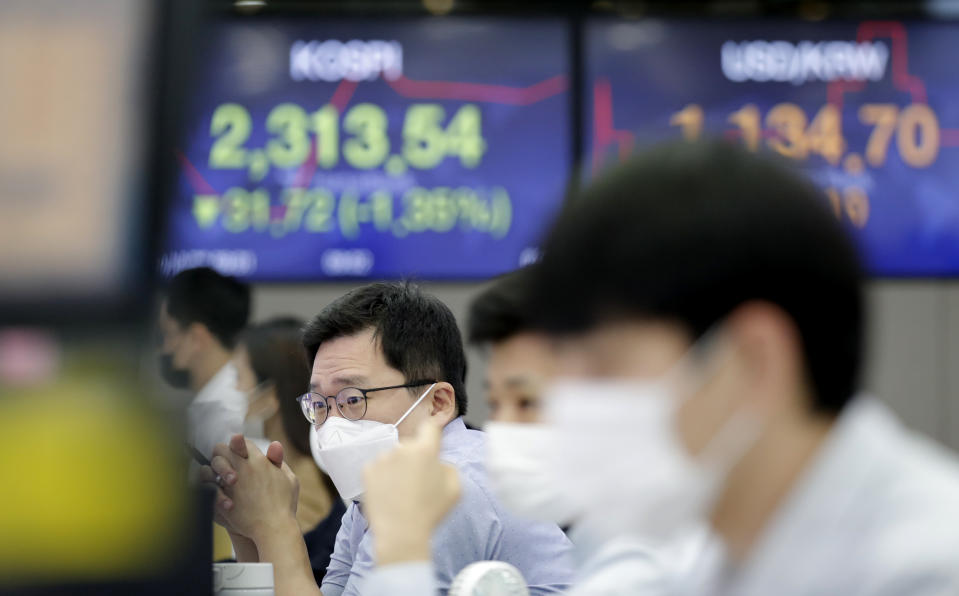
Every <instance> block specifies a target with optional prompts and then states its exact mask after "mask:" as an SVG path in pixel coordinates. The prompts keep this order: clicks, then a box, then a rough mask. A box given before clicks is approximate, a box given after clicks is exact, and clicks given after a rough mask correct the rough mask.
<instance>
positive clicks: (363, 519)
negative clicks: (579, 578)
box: [213, 283, 571, 596]
mask: <svg viewBox="0 0 959 596" xmlns="http://www.w3.org/2000/svg"><path fill="white" fill-rule="evenodd" d="M303 343H304V346H305V347H306V350H307V355H308V357H309V359H310V361H312V363H313V370H312V376H311V378H310V385H311V389H310V392H309V393H308V394H306V395H304V396H303V397H302V398H301V403H302V404H303V408H304V413H305V414H306V416H307V418H308V419H310V420H311V421H312V422H313V423H314V424H315V425H316V426H317V427H318V432H317V438H318V443H319V450H318V454H317V455H318V458H319V459H320V462H319V463H321V464H322V467H323V468H324V469H325V470H326V471H327V473H328V474H329V475H330V477H331V478H332V480H333V483H334V484H335V485H336V488H337V490H338V491H339V492H340V495H341V496H342V497H343V498H344V499H349V500H351V501H352V503H351V504H350V506H349V509H348V510H347V512H346V514H345V515H344V517H343V522H342V526H341V527H340V531H339V534H338V535H337V540H336V547H335V550H334V552H333V556H332V559H331V562H330V567H329V569H328V570H327V573H326V577H325V578H324V580H323V584H322V594H324V596H339V595H340V594H344V595H351V596H353V595H360V594H372V593H384V590H386V591H389V590H390V589H391V588H392V587H393V586H394V585H397V584H406V583H411V582H413V583H415V582H417V581H419V580H420V577H419V575H416V574H417V573H419V571H420V570H419V569H418V568H417V569H412V570H410V569H406V568H404V567H403V566H399V567H394V568H392V569H391V571H392V574H390V575H388V576H383V575H380V576H378V578H376V581H373V580H374V578H370V577H369V575H370V572H371V571H372V570H373V568H374V567H375V565H376V564H377V562H382V561H384V560H390V559H391V558H392V557H394V556H399V557H410V556H412V557H417V558H418V557H423V558H424V559H428V560H429V559H431V560H432V561H433V563H434V565H435V567H434V568H435V575H434V574H430V576H429V577H428V578H427V581H429V582H430V583H432V582H434V581H435V585H436V586H437V588H438V590H439V592H440V593H445V592H446V591H447V590H449V588H450V585H451V583H452V581H453V578H454V577H455V576H456V574H457V573H458V572H459V571H460V570H461V569H462V568H464V567H465V566H466V565H468V564H469V563H472V562H474V561H482V560H501V561H507V562H510V563H512V564H513V565H515V566H517V567H518V568H519V569H521V571H522V572H523V574H524V576H525V577H526V578H527V580H528V582H529V584H530V591H531V592H532V593H533V594H551V593H558V592H561V591H563V590H565V589H566V588H567V587H568V585H569V581H570V577H571V573H570V563H569V561H568V554H569V546H570V545H569V541H568V540H567V539H566V536H565V535H564V534H563V533H562V531H561V530H560V529H559V528H558V527H557V526H556V525H555V524H544V523H534V522H530V521H527V520H523V519H520V518H516V517H514V516H512V515H510V514H509V513H508V512H506V511H504V510H503V508H502V507H501V506H500V505H499V503H498V502H496V501H495V500H494V499H492V498H491V496H490V490H489V488H488V486H487V481H486V476H485V472H484V470H483V466H482V460H483V456H484V437H483V434H482V433H480V432H477V431H472V430H469V429H467V428H466V426H465V424H464V422H463V419H462V416H463V414H465V412H466V406H467V401H466V389H465V377H466V357H465V354H464V352H463V345H462V339H461V338H460V334H459V329H458V328H457V326H456V320H455V319H454V317H453V314H452V313H451V312H450V310H449V309H448V308H447V307H446V306H445V305H444V304H443V303H442V302H440V301H439V300H437V299H436V298H434V297H432V296H428V295H426V294H423V293H421V292H420V291H419V290H418V289H417V288H416V287H415V286H412V285H407V284H389V283H380V284H370V285H368V286H364V287H361V288H358V289H357V290H354V291H353V292H350V293H348V294H346V295H345V296H343V297H342V298H340V299H339V300H337V301H336V302H334V303H332V304H331V305H329V306H328V307H327V308H326V309H324V310H323V311H322V312H321V313H320V314H319V315H317V316H316V317H315V318H314V319H313V321H311V322H310V324H308V325H307V327H306V329H305V330H304V334H303ZM421 425H428V426H430V427H432V428H434V429H435V431H436V450H435V452H434V457H436V456H437V455H439V456H440V457H441V458H442V459H443V461H445V462H447V463H448V464H449V465H450V466H451V468H450V469H451V470H455V471H454V472H452V473H453V474H454V477H456V478H457V487H458V490H457V496H458V498H459V505H458V506H457V507H456V508H455V509H453V510H452V512H451V513H450V515H449V516H448V517H447V518H446V520H445V521H444V522H443V523H442V524H439V525H438V526H434V525H432V524H430V525H429V529H428V530H427V534H426V536H425V540H420V538H422V537H420V536H413V535H410V534H405V535H394V536H387V535H385V534H380V533H376V534H375V536H374V534H373V533H371V532H370V524H369V522H368V518H367V511H366V504H365V494H364V493H365V491H366V489H367V487H368V480H369V479H368V478H367V479H364V475H363V471H364V467H365V465H366V464H368V463H369V462H371V461H373V460H374V459H376V458H377V457H378V456H380V455H382V454H383V453H386V452H389V451H391V450H393V449H395V448H396V446H397V445H398V444H401V443H402V442H404V441H406V440H408V439H409V438H410V437H411V436H412V435H413V431H414V429H416V428H417V427H419V426H421ZM279 447H280V446H279V444H278V443H273V444H271V445H270V447H269V449H268V453H267V456H264V455H263V454H261V453H260V452H259V451H258V450H257V449H256V447H255V446H254V445H253V443H252V442H249V441H246V442H244V441H243V440H241V437H234V439H233V440H232V441H231V445H230V447H227V446H225V445H220V446H218V447H217V449H216V453H217V456H216V457H215V458H214V460H213V468H214V470H215V471H216V473H217V474H219V475H220V476H221V477H222V478H223V479H224V480H225V482H224V484H223V486H222V493H223V494H221V495H220V499H219V505H218V512H219V515H220V516H221V520H222V521H223V523H224V524H225V525H226V526H227V527H228V529H230V530H231V531H232V533H233V534H235V535H240V536H245V537H247V538H249V539H250V540H251V541H252V545H253V546H255V552H251V551H253V550H254V549H243V550H244V551H245V552H244V553H241V552H240V551H241V548H239V545H238V548H237V554H238V559H239V560H251V559H252V557H258V559H259V560H261V561H269V562H272V563H273V568H274V577H275V578H276V593H277V594H278V595H279V596H287V595H294V594H296V595H303V594H311V593H312V594H315V593H317V588H316V584H315V582H314V581H313V574H312V572H311V571H310V564H309V560H308V559H307V558H306V551H305V548H304V545H303V538H302V536H301V535H300V532H299V528H298V527H297V525H296V519H295V503H296V496H297V483H296V478H295V476H294V475H293V474H292V472H291V471H290V469H289V466H287V465H286V464H285V463H282V464H281V465H280V466H277V464H280V462H281V461H282V449H280V448H279ZM401 482H405V480H401ZM420 497H421V499H422V500H421V502H420V503H419V504H416V505H413V506H412V508H411V509H412V511H411V512H409V514H410V515H411V516H416V515H418V513H419V511H421V510H422V511H425V512H430V511H431V510H432V507H433V503H432V501H433V500H434V496H433V495H429V494H424V495H420ZM444 513H445V511H444ZM432 521H436V522H438V521H439V520H432ZM434 529H435V532H434ZM431 534H432V535H433V540H432V545H431V543H430V535H431ZM394 541H398V542H400V543H402V544H397V542H394ZM383 545H386V546H388V547H389V548H390V549H394V550H391V551H389V552H385V551H383V550H382V549H381V546H383ZM407 546H413V547H414V548H413V549H410V548H407ZM431 546H432V547H431ZM253 560H255V559H253ZM410 571H412V572H413V574H414V575H413V576H411V575H410Z"/></svg>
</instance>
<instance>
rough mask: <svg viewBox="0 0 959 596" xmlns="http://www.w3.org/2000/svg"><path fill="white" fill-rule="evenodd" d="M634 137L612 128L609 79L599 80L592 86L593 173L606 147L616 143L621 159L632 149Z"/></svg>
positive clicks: (599, 164) (628, 132) (630, 133)
mask: <svg viewBox="0 0 959 596" xmlns="http://www.w3.org/2000/svg"><path fill="white" fill-rule="evenodd" d="M634 142H635V136H634V135H633V133H632V132H630V131H628V130H616V129H615V128H614V127H613V88H612V85H610V83H609V79H599V80H597V81H596V83H595V84H594V85H593V147H595V149H594V150H593V171H594V172H595V171H597V170H598V169H599V167H600V166H601V165H602V161H603V152H604V150H605V148H606V147H608V146H609V145H611V144H613V143H616V144H617V145H618V148H619V158H620V159H623V158H624V157H626V156H627V155H629V152H630V151H632V149H633V143H634Z"/></svg>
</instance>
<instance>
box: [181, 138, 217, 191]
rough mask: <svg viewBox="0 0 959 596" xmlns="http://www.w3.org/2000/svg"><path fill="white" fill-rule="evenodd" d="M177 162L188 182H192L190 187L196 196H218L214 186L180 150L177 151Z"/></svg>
mask: <svg viewBox="0 0 959 596" xmlns="http://www.w3.org/2000/svg"><path fill="white" fill-rule="evenodd" d="M176 158H177V161H179V162H180V167H181V168H183V173H184V174H186V177H187V180H189V181H190V186H192V187H193V192H194V193H196V194H202V195H215V194H218V193H217V192H216V191H215V190H213V186H211V185H210V183H209V182H207V181H206V178H204V177H203V174H201V173H200V171H199V170H198V169H196V166H194V165H193V164H192V163H190V160H189V159H188V158H187V156H186V155H184V154H183V152H182V151H180V150H179V149H177V150H176Z"/></svg>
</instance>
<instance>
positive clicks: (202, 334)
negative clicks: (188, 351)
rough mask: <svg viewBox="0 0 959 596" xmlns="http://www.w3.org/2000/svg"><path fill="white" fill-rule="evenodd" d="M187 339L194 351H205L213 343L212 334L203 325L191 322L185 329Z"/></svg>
mask: <svg viewBox="0 0 959 596" xmlns="http://www.w3.org/2000/svg"><path fill="white" fill-rule="evenodd" d="M186 331H187V338H188V339H189V342H190V345H191V346H192V349H194V350H205V349H206V348H207V347H208V346H209V345H210V342H211V341H213V339H214V338H213V334H212V333H210V330H209V329H207V327H206V325H204V324H203V323H197V322H193V323H190V326H189V327H187V330H186Z"/></svg>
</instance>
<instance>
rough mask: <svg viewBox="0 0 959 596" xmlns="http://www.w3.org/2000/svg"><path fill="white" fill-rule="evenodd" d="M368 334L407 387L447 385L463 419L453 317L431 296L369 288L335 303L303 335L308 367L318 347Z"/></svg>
mask: <svg viewBox="0 0 959 596" xmlns="http://www.w3.org/2000/svg"><path fill="white" fill-rule="evenodd" d="M367 329H372V330H373V333H374V337H376V338H377V340H378V341H379V344H380V346H382V349H383V355H384V357H385V358H386V362H387V364H389V365H390V366H392V367H393V368H395V369H396V370H398V371H400V372H401V373H403V377H404V378H405V379H406V381H407V382H413V381H416V380H418V379H436V380H437V381H446V382H447V383H449V384H450V385H452V386H453V391H454V392H455V395H456V411H457V415H459V416H462V415H464V414H466V405H467V399H466V354H465V353H464V351H463V338H462V337H461V336H460V331H459V327H457V326H456V318H455V317H454V316H453V313H452V312H451V311H450V309H449V308H448V307H447V306H446V305H445V304H443V303H442V302H441V301H440V300H439V299H437V298H436V297H434V296H430V295H429V294H426V293H424V292H422V291H420V289H419V288H418V287H417V286H416V285H414V284H411V283H408V282H403V283H373V284H369V285H365V286H363V287H360V288H357V289H355V290H353V291H351V292H349V293H347V294H346V295H344V296H342V297H340V298H338V299H337V300H336V301H335V302H333V303H331V304H330V305H329V306H327V307H326V308H324V309H323V310H322V311H321V312H320V314H318V315H316V316H315V317H314V318H313V320H312V321H310V322H309V323H308V324H307V326H306V328H305V329H304V330H303V346H304V347H305V348H306V354H307V357H308V358H309V362H310V365H311V366H312V363H313V360H314V359H315V358H316V352H317V350H319V348H320V344H322V343H323V342H325V341H329V340H331V339H335V338H337V337H345V336H349V335H354V334H357V333H360V332H362V331H365V330H367Z"/></svg>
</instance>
